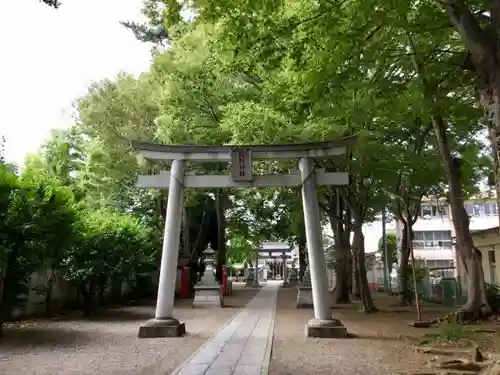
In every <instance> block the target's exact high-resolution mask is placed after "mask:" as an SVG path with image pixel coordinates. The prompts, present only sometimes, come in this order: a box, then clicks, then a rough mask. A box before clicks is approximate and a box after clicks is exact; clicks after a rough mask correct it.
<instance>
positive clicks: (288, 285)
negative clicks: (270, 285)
mask: <svg viewBox="0 0 500 375" xmlns="http://www.w3.org/2000/svg"><path fill="white" fill-rule="evenodd" d="M290 286H291V285H290V283H289V282H288V281H286V280H285V281H283V282H282V283H281V285H280V287H282V288H290Z"/></svg>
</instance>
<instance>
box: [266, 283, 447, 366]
mask: <svg viewBox="0 0 500 375" xmlns="http://www.w3.org/2000/svg"><path fill="white" fill-rule="evenodd" d="M296 293H297V292H296V290H295V288H290V289H281V290H280V292H279V295H278V305H277V310H276V320H275V326H274V341H273V350H272V355H271V363H270V375H288V374H290V375H291V374H297V373H301V374H339V375H358V374H359V375H361V374H363V375H366V374H370V375H377V374H383V375H387V374H396V373H401V372H409V371H418V370H420V369H422V367H423V366H424V365H425V363H426V362H427V361H428V356H426V355H424V354H421V353H417V352H415V350H414V345H415V344H417V343H418V342H419V341H421V340H422V338H423V337H424V336H423V335H424V333H425V331H423V330H422V329H417V328H412V327H409V326H408V324H407V322H408V321H412V320H414V319H415V318H416V313H415V310H414V308H401V307H397V306H396V304H397V298H396V297H388V296H386V295H383V294H375V295H374V298H375V303H376V304H377V306H378V307H379V308H380V309H381V310H382V311H381V312H379V313H375V314H371V315H367V314H365V313H361V312H359V307H360V306H359V304H358V303H356V302H354V303H352V304H350V305H341V306H339V305H337V306H335V307H334V308H333V309H332V313H333V315H334V316H336V317H338V318H340V319H341V320H342V322H343V323H344V324H345V325H346V326H347V328H348V330H349V332H350V333H353V334H355V338H348V339H331V340H329V339H307V338H306V337H305V335H304V327H305V325H306V323H307V321H308V320H309V319H310V318H312V317H313V311H312V309H296V308H295V301H296ZM422 310H423V312H424V313H423V314H424V318H430V317H435V316H443V315H445V314H446V313H447V312H449V311H450V308H449V307H446V306H441V305H427V304H426V305H424V306H423V309H422Z"/></svg>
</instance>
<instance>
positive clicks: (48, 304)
mask: <svg viewBox="0 0 500 375" xmlns="http://www.w3.org/2000/svg"><path fill="white" fill-rule="evenodd" d="M55 283H56V277H55V275H54V274H52V275H51V276H50V278H49V280H47V289H46V291H45V315H46V316H47V317H48V318H50V317H51V316H52V314H53V313H54V309H53V306H52V294H53V291H54V285H55Z"/></svg>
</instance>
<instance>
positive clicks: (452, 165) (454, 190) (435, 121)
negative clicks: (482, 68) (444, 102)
mask: <svg viewBox="0 0 500 375" xmlns="http://www.w3.org/2000/svg"><path fill="white" fill-rule="evenodd" d="M432 125H433V128H434V133H435V134H436V137H437V140H438V146H439V152H440V154H441V157H442V159H443V162H444V168H445V171H446V174H447V177H448V185H449V189H450V191H449V201H450V208H451V214H452V217H453V226H454V227H455V233H456V242H457V244H456V250H457V252H458V254H459V256H460V258H461V259H462V260H463V262H464V264H465V265H466V268H467V269H466V272H467V273H468V275H469V277H468V288H467V289H468V295H467V302H466V304H465V305H464V306H463V308H462V310H463V312H464V314H463V319H464V320H469V319H477V318H480V317H483V316H488V315H489V314H490V313H491V308H490V306H489V304H488V302H487V300H486V289H485V283H484V274H483V270H482V267H481V257H480V255H479V252H478V251H477V250H476V249H475V248H474V243H473V241H472V236H471V234H470V230H469V216H468V214H467V212H466V211H465V207H464V195H463V191H462V185H461V181H460V165H459V162H458V161H457V160H456V159H454V158H453V156H452V155H451V152H450V148H449V145H448V140H447V137H446V128H445V124H444V120H443V119H442V118H441V117H440V116H436V115H435V116H433V117H432Z"/></svg>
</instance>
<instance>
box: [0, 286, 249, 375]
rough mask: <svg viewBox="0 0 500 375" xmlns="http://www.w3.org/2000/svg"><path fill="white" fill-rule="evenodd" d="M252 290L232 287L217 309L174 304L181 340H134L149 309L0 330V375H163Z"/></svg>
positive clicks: (125, 309)
mask: <svg viewBox="0 0 500 375" xmlns="http://www.w3.org/2000/svg"><path fill="white" fill-rule="evenodd" d="M256 293H257V290H255V289H245V288H243V286H241V285H236V286H235V287H234V293H233V295H232V296H230V297H226V299H225V305H226V307H225V308H224V309H222V310H213V309H192V307H191V300H179V301H176V306H175V312H174V316H175V317H176V318H178V319H179V320H181V321H182V322H185V323H186V329H187V331H188V333H187V335H186V336H185V337H182V338H165V339H138V338H137V332H138V328H139V325H140V324H142V323H144V322H145V321H146V320H148V319H150V318H151V317H153V316H154V304H150V305H146V306H128V307H122V308H116V309H108V310H105V311H101V312H99V313H98V314H96V315H95V316H94V317H92V318H90V319H83V318H75V317H73V318H69V317H68V318H64V319H63V320H58V321H44V320H34V321H24V322H22V323H16V324H10V325H7V326H6V328H5V337H4V338H3V340H2V341H1V342H0V374H1V375H19V374H24V375H35V374H36V375H62V374H64V375H86V374H88V375H90V374H92V375H95V374H98V375H112V374H113V375H115V374H116V375H118V374H120V375H157V374H158V375H160V374H161V375H165V374H169V373H170V372H172V371H173V370H174V369H175V368H176V367H177V366H179V365H180V364H181V363H182V362H183V361H185V360H186V359H187V358H188V357H189V356H190V355H191V354H192V353H193V352H194V351H195V350H196V349H198V347H199V346H200V345H202V344H203V343H204V342H205V341H206V340H208V339H209V338H210V337H211V336H212V335H213V334H214V333H215V332H217V331H218V330H219V328H220V327H221V326H222V325H224V324H225V323H226V322H227V321H228V320H229V319H230V318H231V317H232V316H233V315H234V314H235V313H236V312H237V311H239V309H240V308H242V307H244V306H245V305H246V304H247V302H248V301H250V299H252V298H253V297H254V296H255V294H256Z"/></svg>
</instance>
